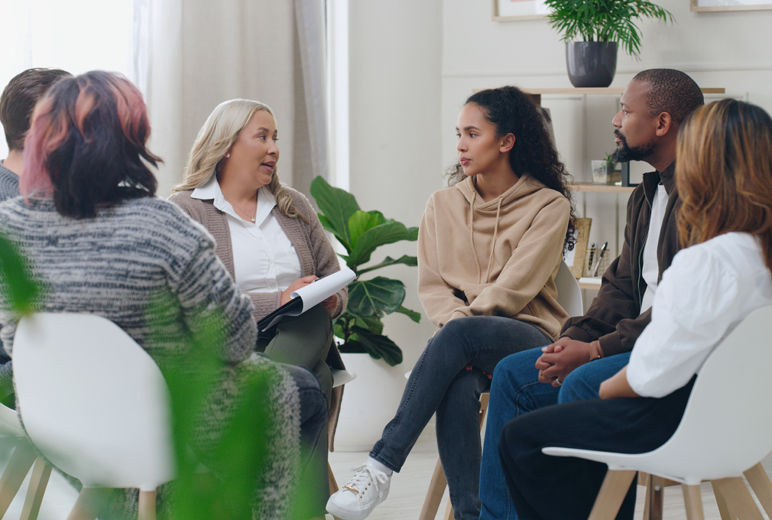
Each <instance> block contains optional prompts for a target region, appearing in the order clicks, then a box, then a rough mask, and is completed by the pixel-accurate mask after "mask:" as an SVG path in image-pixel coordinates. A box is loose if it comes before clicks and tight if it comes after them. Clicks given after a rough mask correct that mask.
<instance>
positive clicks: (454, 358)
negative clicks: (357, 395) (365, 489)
mask: <svg viewBox="0 0 772 520" xmlns="http://www.w3.org/2000/svg"><path fill="white" fill-rule="evenodd" d="M551 342H552V341H551V340H550V338H549V337H548V336H547V335H546V334H544V333H543V332H542V331H541V330H539V329H537V328H536V327H534V326H533V325H529V324H528V323H525V322H522V321H519V320H515V319H512V318H503V317H499V316H472V317H467V318H458V319H455V320H452V321H450V322H448V323H447V324H446V325H445V326H444V327H443V328H442V329H440V331H439V332H438V333H437V334H436V335H435V336H434V337H433V338H432V339H430V340H429V343H428V344H427V345H426V348H425V349H424V351H423V353H422V354H421V357H420V358H419V359H418V361H417V362H416V364H415V367H414V368H413V372H412V374H410V379H409V380H408V382H407V386H406V387H405V392H404V394H403V395H402V401H401V402H400V404H399V408H398V409H397V414H396V415H395V416H394V419H392V420H391V422H389V424H387V425H386V428H385V429H384V430H383V436H382V437H381V440H379V441H378V442H377V443H376V444H375V447H373V451H372V452H371V453H370V456H371V457H373V458H374V459H376V460H378V461H379V462H381V463H383V464H384V465H385V466H387V467H389V468H391V469H392V470H394V471H399V470H400V469H401V468H402V465H403V464H404V463H405V460H406V459H407V456H408V454H409V453H410V450H411V449H412V448H413V445H414V444H415V442H416V440H417V439H418V436H419V435H420V434H421V432H422V431H423V429H424V427H425V426H426V424H427V423H428V422H429V419H431V417H432V415H433V414H434V413H435V412H437V447H438V448H439V452H440V460H442V467H443V469H444V471H445V476H446V477H447V480H448V488H449V490H450V500H451V503H452V504H453V511H454V514H455V517H456V518H457V519H465V520H472V519H473V520H477V518H478V517H479V515H480V499H479V496H478V489H479V480H480V458H481V455H482V448H481V443H480V426H479V422H478V419H477V417H478V414H479V412H480V394H481V393H482V392H483V391H485V390H486V389H487V388H488V385H489V384H490V379H488V376H486V375H485V374H483V371H485V372H487V373H488V374H492V373H493V369H494V368H495V367H496V364H497V363H498V362H499V361H500V360H501V359H503V358H505V357H506V356H508V355H510V354H512V353H514V352H519V351H521V350H526V349H530V348H534V347H539V346H543V345H546V344H549V343H551ZM467 365H472V366H473V367H474V369H473V370H466V368H465V367H466V366H467Z"/></svg>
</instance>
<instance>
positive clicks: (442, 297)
mask: <svg viewBox="0 0 772 520" xmlns="http://www.w3.org/2000/svg"><path fill="white" fill-rule="evenodd" d="M435 225H436V223H435V215H434V197H431V198H430V199H429V202H427V203H426V210H425V211H424V216H423V218H422V219H421V226H420V228H419V230H418V296H419V297H420V298H421V303H422V304H423V307H424V311H426V314H427V315H428V316H429V319H430V320H431V322H432V323H434V324H435V325H436V326H437V327H442V326H443V325H445V323H447V322H448V321H449V320H450V315H451V314H452V313H453V310H454V309H457V308H459V307H462V306H464V305H466V301H465V300H463V299H461V298H460V297H459V294H460V293H459V292H458V291H456V290H455V289H454V288H453V287H451V286H450V285H449V284H448V283H446V282H445V280H444V279H443V277H442V275H441V274H440V271H439V261H438V259H439V254H440V253H439V251H437V234H436V233H437V230H436V228H435Z"/></svg>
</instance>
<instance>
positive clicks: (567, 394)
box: [558, 367, 598, 404]
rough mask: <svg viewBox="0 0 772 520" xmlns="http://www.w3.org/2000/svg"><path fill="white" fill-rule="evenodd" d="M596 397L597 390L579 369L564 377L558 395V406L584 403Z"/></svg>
mask: <svg viewBox="0 0 772 520" xmlns="http://www.w3.org/2000/svg"><path fill="white" fill-rule="evenodd" d="M596 397H598V390H597V388H596V389H594V388H593V385H591V384H590V383H589V381H588V380H587V378H586V377H585V374H584V371H583V370H581V367H579V368H578V369H576V370H574V371H573V372H571V373H570V374H568V376H567V377H566V380H565V381H563V384H562V385H561V387H560V392H559V393H558V404H563V403H571V402H574V401H586V400H587V399H594V398H596Z"/></svg>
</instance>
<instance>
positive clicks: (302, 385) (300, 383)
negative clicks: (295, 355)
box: [284, 365, 330, 518]
mask: <svg viewBox="0 0 772 520" xmlns="http://www.w3.org/2000/svg"><path fill="white" fill-rule="evenodd" d="M284 368H285V369H287V370H288V371H289V372H290V374H291V375H292V379H293V380H294V381H295V384H296V385H297V387H298V399H299V401H300V447H301V450H302V453H303V460H302V461H301V480H300V485H299V488H298V489H299V491H300V493H301V495H302V498H301V499H300V500H299V501H298V502H297V504H296V506H297V509H299V511H296V513H297V515H298V516H297V517H296V518H311V517H314V516H321V515H324V513H325V505H326V504H327V498H328V497H329V496H330V488H329V484H328V481H327V400H326V398H325V396H324V394H323V393H322V388H321V386H320V385H319V381H318V380H317V379H316V377H314V375H313V374H312V373H311V372H309V371H308V370H306V369H303V368H298V367H295V366H291V365H285V366H284Z"/></svg>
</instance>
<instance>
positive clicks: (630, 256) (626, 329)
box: [561, 163, 681, 356]
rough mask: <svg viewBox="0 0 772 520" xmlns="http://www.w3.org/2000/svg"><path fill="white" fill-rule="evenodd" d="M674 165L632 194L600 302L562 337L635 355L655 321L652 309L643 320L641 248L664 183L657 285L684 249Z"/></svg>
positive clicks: (610, 351) (575, 320)
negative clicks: (638, 343)
mask: <svg viewBox="0 0 772 520" xmlns="http://www.w3.org/2000/svg"><path fill="white" fill-rule="evenodd" d="M674 170H675V163H671V164H670V166H668V167H667V168H665V169H664V170H663V171H662V172H656V171H653V172H649V173H645V174H644V175H643V182H642V183H641V184H640V186H638V187H637V188H636V189H635V191H633V193H632V195H631V196H630V200H629V201H628V203H627V223H626V224H625V243H624V245H623V246H622V253H621V254H620V255H619V256H618V257H617V258H616V259H615V260H614V261H613V262H612V263H611V265H610V266H609V268H608V270H606V272H605V273H604V274H603V281H602V283H601V286H600V290H599V291H598V296H596V297H595V299H594V300H593V301H592V304H591V305H590V308H589V309H588V310H587V313H586V314H585V315H584V316H577V317H574V318H570V319H569V320H568V321H566V323H565V324H564V325H563V330H562V331H561V336H568V337H569V338H571V339H575V340H579V341H585V342H591V341H595V340H599V341H600V345H601V348H602V349H603V354H604V355H605V356H611V355H614V354H620V353H623V352H630V351H631V350H633V345H635V340H637V339H638V336H640V335H641V332H643V329H644V328H645V327H646V325H648V324H649V321H651V309H649V310H647V311H646V312H644V313H643V314H641V300H642V299H643V294H644V293H645V292H646V282H645V281H644V279H643V276H642V275H641V272H642V270H643V248H644V246H645V245H646V237H647V236H648V234H649V222H650V220H651V201H652V199H653V198H654V194H655V193H656V192H657V185H658V184H659V182H660V180H661V181H662V183H663V184H664V185H665V190H666V191H667V194H668V202H667V207H666V209H665V220H664V221H663V223H662V231H661V232H660V235H659V243H658V244H657V260H658V263H659V280H662V273H663V272H665V269H667V268H668V267H670V263H671V262H672V261H673V257H674V256H675V254H676V253H677V252H678V250H679V249H680V248H681V246H680V243H679V240H678V228H677V222H676V221H677V218H678V209H679V208H680V206H681V203H680V201H679V199H678V192H677V191H676V185H675V176H674Z"/></svg>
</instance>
